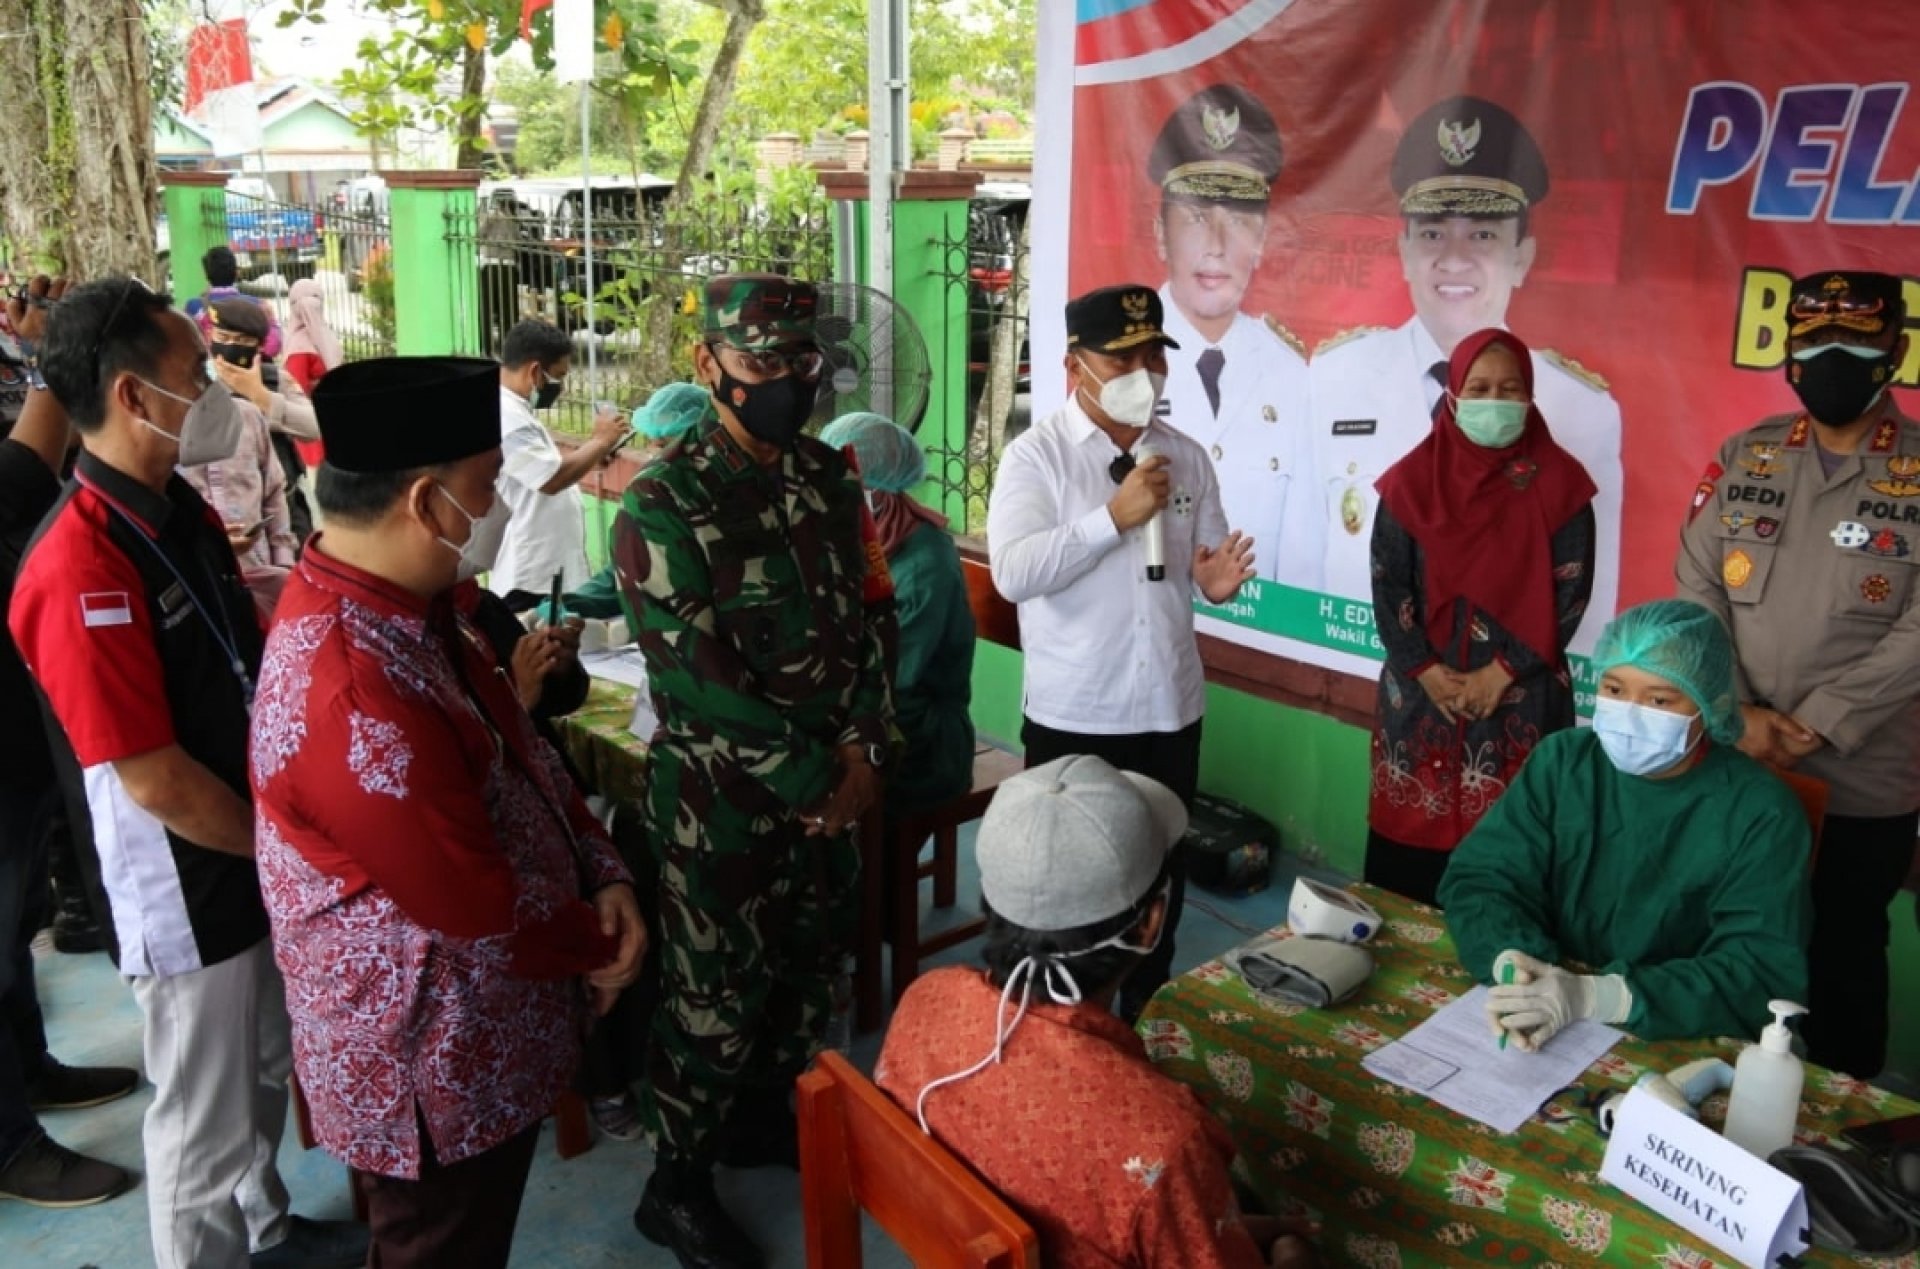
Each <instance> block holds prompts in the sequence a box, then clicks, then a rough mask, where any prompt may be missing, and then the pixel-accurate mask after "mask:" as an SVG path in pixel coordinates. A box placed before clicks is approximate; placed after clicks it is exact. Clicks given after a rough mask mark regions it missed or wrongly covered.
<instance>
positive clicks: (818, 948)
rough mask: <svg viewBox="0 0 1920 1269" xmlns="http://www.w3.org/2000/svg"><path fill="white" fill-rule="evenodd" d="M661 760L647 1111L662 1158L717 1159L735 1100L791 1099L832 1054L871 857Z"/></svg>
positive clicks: (654, 783)
mask: <svg viewBox="0 0 1920 1269" xmlns="http://www.w3.org/2000/svg"><path fill="white" fill-rule="evenodd" d="M659 757H661V758H663V759H665V760H664V761H661V762H659V764H658V766H656V767H655V768H654V769H653V770H652V771H650V772H649V788H648V798H647V806H648V817H647V818H648V828H649V833H650V836H651V837H652V839H653V840H652V844H653V849H654V851H655V853H656V855H657V856H658V858H659V863H660V909H659V912H660V915H659V920H658V922H657V923H656V925H655V928H654V929H653V931H652V935H653V942H652V950H651V952H650V953H649V955H651V956H654V957H657V958H658V965H659V973H660V1001H659V1006H658V1008H657V1009H656V1011H655V1013H654V1016H653V1026H652V1031H651V1034H650V1036H649V1040H648V1045H647V1063H646V1065H647V1080H646V1086H645V1088H644V1090H643V1092H642V1099H641V1109H642V1115H643V1118H644V1120H645V1122H646V1123H647V1125H648V1127H649V1128H650V1129H651V1130H652V1131H653V1133H654V1134H655V1141H656V1147H657V1149H659V1150H661V1151H662V1152H666V1151H671V1152H672V1153H674V1154H675V1155H678V1156H680V1157H681V1158H684V1159H688V1160H691V1161H695V1162H700V1163H711V1162H712V1160H713V1158H714V1156H715V1154H716V1152H717V1151H718V1150H719V1149H720V1146H721V1133H722V1130H723V1129H724V1128H725V1127H726V1126H727V1122H728V1115H729V1113H730V1111H731V1110H732V1108H733V1106H734V1104H735V1103H736V1102H737V1101H739V1102H744V1103H746V1106H743V1110H745V1109H747V1107H750V1106H753V1105H760V1106H764V1105H765V1104H766V1099H767V1098H769V1097H774V1096H779V1095H781V1094H782V1093H784V1091H785V1090H787V1089H790V1088H791V1086H792V1083H793V1080H794V1078H795V1077H796V1076H798V1075H799V1074H800V1072H801V1071H802V1070H804V1069H805V1067H806V1064H807V1062H808V1061H809V1060H811V1058H812V1057H813V1055H814V1053H816V1052H817V1051H818V1050H819V1048H820V1042H821V1036H822V1034H823V1033H824V1031H825V1029H826V1024H827V1019H828V1016H829V1014H830V1012H831V1010H832V1007H833V984H834V979H835V977H836V975H837V974H838V973H839V970H840V966H841V964H842V963H843V960H844V957H845V956H846V955H847V953H848V952H850V951H851V950H852V948H853V945H854V936H855V934H856V932H857V929H858V923H859V896H860V891H859V886H858V884H857V882H858V877H859V870H860V856H859V851H858V848H857V846H856V844H855V842H854V840H853V837H852V835H851V834H847V835H845V836H842V837H839V838H835V839H832V840H830V841H829V840H823V839H821V838H810V837H807V836H806V835H805V831H804V826H803V825H802V824H801V823H800V822H799V821H798V820H797V819H795V818H794V817H793V816H791V815H784V816H781V817H779V818H777V819H775V818H768V817H764V816H752V815H749V814H745V813H743V812H740V811H738V810H736V809H735V808H733V807H732V806H730V805H728V803H727V801H726V799H725V796H724V794H723V793H722V792H721V791H719V790H717V789H715V788H713V787H712V784H711V782H710V781H708V780H707V779H705V778H704V776H703V773H702V772H700V771H699V770H697V769H696V768H694V767H692V766H690V765H681V764H679V763H676V762H674V761H673V760H672V759H667V758H666V756H665V755H659ZM695 808H697V810H696V809H695Z"/></svg>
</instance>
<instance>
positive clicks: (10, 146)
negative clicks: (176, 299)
mask: <svg viewBox="0 0 1920 1269" xmlns="http://www.w3.org/2000/svg"><path fill="white" fill-rule="evenodd" d="M0 32H4V35H5V37H6V38H0V118H5V119H7V120H9V126H8V127H7V128H6V129H4V130H0V182H3V183H4V188H5V189H6V192H7V197H6V199H5V200H4V206H5V212H4V215H5V225H6V234H7V237H8V239H9V241H10V242H11V243H12V245H13V247H14V250H15V263H16V267H22V266H28V265H30V266H32V267H35V268H48V269H53V270H57V271H60V272H65V273H67V274H69V275H71V276H74V277H99V276H102V275H104V274H108V273H141V274H149V275H150V274H151V273H152V270H153V264H154V258H153V248H154V208H155V205H156V203H157V202H158V197H159V183H158V179H157V177H156V174H155V171H154V163H153V95H152V92H151V90H150V88H149V87H148V70H149V67H150V65H151V59H150V57H149V54H148V50H147V27H146V16H145V14H144V12H143V11H142V8H141V3H140V0H91V2H90V3H86V4H74V3H63V2H62V0H0Z"/></svg>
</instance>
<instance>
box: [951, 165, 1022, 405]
mask: <svg viewBox="0 0 1920 1269" xmlns="http://www.w3.org/2000/svg"><path fill="white" fill-rule="evenodd" d="M1032 201H1033V190H1032V188H1031V187H1030V186H1028V185H1025V184H1022V183H1019V182H1014V181H993V182H984V183H982V184H981V185H980V187H979V188H978V189H977V190H975V191H974V197H973V201H972V202H971V203H970V204H969V205H968V207H967V397H968V402H969V404H970V405H971V403H972V402H974V401H977V400H978V399H979V398H980V395H981V393H983V392H984V391H985V389H986V381H987V375H988V374H989V373H990V371H991V367H992V361H993V333H994V327H995V326H996V325H997V324H998V322H999V320H1000V318H1001V317H1002V316H1003V315H1004V316H1007V317H1011V316H1012V313H1013V308H1014V304H1015V297H1014V292H1015V290H1016V289H1022V290H1024V289H1025V288H1026V286H1027V285H1028V271H1027V262H1026V261H1025V260H1023V259H1022V258H1021V246H1020V238H1021V233H1022V230H1023V229H1024V228H1025V226H1026V221H1027V211H1028V208H1029V206H1030V205H1031V203H1032ZM1031 360H1032V354H1031V352H1030V350H1029V348H1028V340H1027V331H1026V327H1025V325H1024V323H1023V324H1022V327H1021V330H1020V351H1019V364H1018V366H1017V367H1016V369H1015V389H1014V390H1015V391H1016V392H1026V391H1027V390H1028V388H1029V386H1030V384H1031V380H1032V366H1031V364H1030V363H1031Z"/></svg>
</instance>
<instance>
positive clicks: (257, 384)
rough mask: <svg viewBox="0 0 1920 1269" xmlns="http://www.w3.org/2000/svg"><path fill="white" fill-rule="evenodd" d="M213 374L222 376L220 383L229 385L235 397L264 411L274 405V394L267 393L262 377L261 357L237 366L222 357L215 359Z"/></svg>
mask: <svg viewBox="0 0 1920 1269" xmlns="http://www.w3.org/2000/svg"><path fill="white" fill-rule="evenodd" d="M213 372H214V373H215V374H216V375H218V376H220V382H221V383H224V384H226V385H227V389H228V391H230V392H232V393H233V395H234V396H236V397H240V398H242V399H244V400H247V401H251V402H253V403H254V405H256V406H258V407H259V408H260V409H262V410H266V409H270V408H272V405H273V394H272V393H271V392H269V391H267V383H266V380H265V379H263V378H261V377H260V357H259V355H258V354H255V356H254V358H253V363H252V364H251V365H246V366H236V365H234V364H233V363H232V362H231V361H227V360H226V359H224V358H221V357H215V358H214V359H213Z"/></svg>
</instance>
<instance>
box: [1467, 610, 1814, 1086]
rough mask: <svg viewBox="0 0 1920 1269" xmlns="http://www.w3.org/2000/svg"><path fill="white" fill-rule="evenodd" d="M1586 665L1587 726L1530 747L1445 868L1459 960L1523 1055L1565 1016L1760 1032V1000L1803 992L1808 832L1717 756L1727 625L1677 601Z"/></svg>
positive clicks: (1734, 735) (1701, 1031) (1795, 805)
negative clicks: (1591, 701) (1590, 673)
mask: <svg viewBox="0 0 1920 1269" xmlns="http://www.w3.org/2000/svg"><path fill="white" fill-rule="evenodd" d="M1594 668H1595V670H1597V671H1598V672H1599V674H1600V687H1599V693H1598V697H1597V699H1596V701H1595V706H1594V717H1593V726H1592V727H1591V728H1576V729H1574V730H1571V731H1563V732H1556V733H1554V734H1553V735H1550V736H1547V737H1545V738H1543V739H1542V740H1541V741H1540V744H1539V746H1538V747H1537V748H1536V749H1535V750H1534V751H1533V754H1532V756H1530V757H1529V758H1528V759H1527V762H1526V765H1525V766H1523V767H1522V768H1521V769H1520V773H1519V775H1518V776H1517V777H1515V779H1514V782H1513V784H1512V786H1511V787H1510V788H1509V789H1508V790H1507V791H1506V793H1505V794H1504V795H1502V797H1501V798H1500V800H1499V802H1498V803H1496V804H1495V805H1494V807H1493V809H1492V810H1491V811H1489V812H1488V813H1487V815H1486V816H1485V818H1483V819H1482V820H1481V821H1480V823H1479V825H1478V826H1476V827H1475V828H1474V830H1473V831H1472V832H1471V833H1470V834H1469V835H1468V836H1467V838H1466V840H1465V841H1464V842H1462V843H1461V845H1460V847H1459V848H1458V849H1457V850H1456V851H1455V852H1454V856H1453V859H1452V861H1451V862H1450V863H1449V865H1448V867H1447V875H1446V879H1445V880H1444V881H1443V882H1442V883H1441V886H1440V902H1441V904H1442V906H1444V907H1445V909H1446V913H1447V924H1448V926H1449V927H1450V928H1451V930H1452V933H1453V940H1454V946H1455V947H1456V948H1458V950H1459V953H1460V961H1461V964H1463V965H1464V966H1465V967H1466V968H1467V969H1468V970H1470V971H1472V973H1473V974H1474V976H1475V977H1476V978H1479V979H1481V980H1482V981H1486V982H1491V983H1495V984H1496V985H1495V986H1494V988H1493V990H1492V991H1491V992H1489V993H1488V1003H1487V1010H1488V1015H1489V1020H1490V1022H1491V1024H1492V1026H1493V1029H1494V1031H1495V1032H1496V1033H1497V1034H1504V1035H1506V1036H1507V1037H1508V1039H1509V1041H1510V1043H1512V1044H1513V1045H1514V1046H1516V1047H1518V1048H1520V1049H1523V1050H1532V1049H1536V1048H1538V1047H1539V1046H1540V1045H1542V1044H1544V1043H1546V1041H1547V1040H1548V1039H1549V1038H1550V1037H1551V1036H1552V1035H1553V1034H1554V1033H1555V1032H1557V1031H1559V1030H1560V1029H1561V1028H1562V1027H1564V1026H1566V1025H1567V1023H1569V1022H1571V1021H1573V1020H1574V1019H1577V1018H1592V1019H1594V1020H1596V1021H1599V1022H1605V1023H1611V1024H1613V1025H1617V1026H1621V1027H1624V1028H1625V1029H1626V1030H1628V1031H1630V1032H1632V1033H1634V1034H1635V1035H1638V1036H1640V1037H1641V1038H1643V1039H1647V1040H1671V1039H1683V1038H1693V1037H1705V1036H1722V1035H1727V1036H1747V1037H1754V1036H1757V1035H1758V1034H1759V1031H1760V1028H1761V1027H1762V1026H1764V1025H1765V1024H1766V1023H1767V1020H1768V1013H1767V1001H1768V1000H1770V999H1773V998H1776V997H1784V998H1786V999H1790V1000H1796V999H1800V1000H1803V999H1805V998H1806V987H1807V960H1806V946H1807V935H1808V931H1809V929H1810V928H1811V916H1810V908H1809V903H1808V892H1807V874H1808V866H1809V862H1808V855H1809V850H1810V834H1809V831H1808V828H1807V820H1806V815H1805V813H1804V812H1803V811H1802V810H1801V807H1800V803H1799V801H1798V799H1796V798H1795V796H1794V794H1793V793H1792V791H1791V790H1789V789H1788V788H1787V787H1786V785H1785V784H1783V783H1782V782H1781V781H1780V780H1779V779H1777V778H1776V777H1775V776H1774V775H1773V774H1772V773H1771V772H1769V771H1768V770H1767V768H1765V767H1764V766H1762V765H1760V764H1759V763H1757V762H1755V761H1754V760H1753V759H1751V758H1749V757H1747V756H1746V755H1745V754H1743V753H1741V752H1739V751H1738V750H1737V749H1735V748H1734V744H1735V742H1736V741H1738V740H1739V738H1740V733H1741V718H1740V705H1739V699H1738V697H1737V695H1736V693H1735V690H1734V677H1733V676H1734V660H1733V646H1732V643H1731V641H1730V640H1729V639H1728V637H1727V633H1726V629H1725V628H1724V627H1723V626H1722V625H1721V624H1720V621H1719V619H1718V618H1717V617H1715V616H1714V615H1713V614H1712V613H1710V612H1708V611H1707V610H1706V609H1705V608H1702V607H1700V606H1699V605H1697V604H1693V603H1690V602H1687V601H1685V600H1677V599H1666V600H1658V601H1656V602H1654V603H1649V604H1642V605H1640V606H1639V607H1637V608H1633V609H1630V610H1628V611H1627V612H1624V613H1622V614H1621V615H1620V616H1619V617H1618V618H1617V619H1616V620H1615V621H1614V622H1613V624H1612V625H1610V626H1608V627H1607V629H1606V631H1605V632H1604V633H1603V634H1602V635H1601V638H1600V643H1599V645H1598V647H1597V648H1596V649H1595V652H1594ZM1508 966H1511V967H1512V972H1511V973H1508V972H1507V967H1508Z"/></svg>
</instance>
